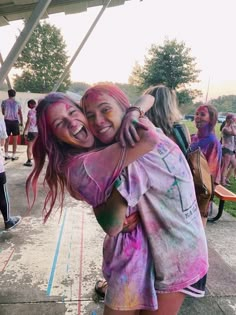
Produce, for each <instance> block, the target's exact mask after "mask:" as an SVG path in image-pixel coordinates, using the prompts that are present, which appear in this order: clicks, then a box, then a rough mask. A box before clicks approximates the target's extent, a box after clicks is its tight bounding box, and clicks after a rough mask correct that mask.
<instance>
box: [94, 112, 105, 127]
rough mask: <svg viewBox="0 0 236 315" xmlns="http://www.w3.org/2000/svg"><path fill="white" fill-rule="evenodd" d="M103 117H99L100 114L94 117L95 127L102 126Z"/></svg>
mask: <svg viewBox="0 0 236 315" xmlns="http://www.w3.org/2000/svg"><path fill="white" fill-rule="evenodd" d="M104 121H105V120H104V117H103V115H101V114H97V115H96V117H95V124H96V125H97V126H101V125H103V124H104Z"/></svg>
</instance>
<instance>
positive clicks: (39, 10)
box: [0, 0, 52, 85]
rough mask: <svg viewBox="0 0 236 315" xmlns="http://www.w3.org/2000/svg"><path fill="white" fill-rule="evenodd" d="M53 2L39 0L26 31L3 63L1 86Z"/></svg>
mask: <svg viewBox="0 0 236 315" xmlns="http://www.w3.org/2000/svg"><path fill="white" fill-rule="evenodd" d="M51 1H52V0H39V1H38V3H37V5H36V6H35V8H34V10H33V11H32V14H31V16H30V18H29V19H28V21H27V22H26V24H25V27H24V29H23V30H22V32H21V33H20V36H19V37H18V38H17V40H16V42H15V44H14V45H13V47H12V49H11V51H10V52H9V54H8V56H7V58H6V59H5V62H4V63H3V65H2V67H1V69H0V85H1V84H2V83H3V81H4V80H5V79H6V77H7V75H8V73H9V72H10V70H11V68H12V66H13V65H14V63H15V62H16V60H17V58H18V56H19V55H20V53H21V52H22V50H23V49H24V47H25V45H26V44H27V42H28V40H29V38H30V36H31V34H32V32H33V31H34V29H35V27H36V26H37V25H38V23H39V21H40V19H41V18H42V16H43V15H44V14H45V12H46V10H47V8H48V6H49V4H50V3H51Z"/></svg>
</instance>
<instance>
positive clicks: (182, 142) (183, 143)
mask: <svg viewBox="0 0 236 315" xmlns="http://www.w3.org/2000/svg"><path fill="white" fill-rule="evenodd" d="M172 133H173V136H174V138H175V140H176V143H177V144H178V146H179V147H180V149H181V151H182V152H183V153H184V155H186V154H187V151H188V141H187V139H186V136H185V134H184V131H183V129H182V127H181V125H179V124H174V126H173V129H172Z"/></svg>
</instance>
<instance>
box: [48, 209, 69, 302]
mask: <svg viewBox="0 0 236 315" xmlns="http://www.w3.org/2000/svg"><path fill="white" fill-rule="evenodd" d="M66 214H67V208H66V210H65V212H64V217H63V222H62V225H61V229H60V233H59V238H58V241H57V246H56V251H55V254H54V259H53V263H52V268H51V273H50V277H49V281H48V287H47V291H46V294H47V296H50V294H51V289H52V284H53V279H54V275H55V271H56V265H57V259H58V256H59V250H60V246H61V238H62V234H63V230H64V226H65V221H66Z"/></svg>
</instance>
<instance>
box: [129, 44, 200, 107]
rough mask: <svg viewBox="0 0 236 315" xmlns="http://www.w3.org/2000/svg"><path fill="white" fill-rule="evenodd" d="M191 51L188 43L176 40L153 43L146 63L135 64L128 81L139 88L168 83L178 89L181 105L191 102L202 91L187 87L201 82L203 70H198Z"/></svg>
mask: <svg viewBox="0 0 236 315" xmlns="http://www.w3.org/2000/svg"><path fill="white" fill-rule="evenodd" d="M190 51H191V49H190V48H187V47H186V46H185V43H183V42H180V43H178V42H177V41H176V40H165V42H164V45H163V46H158V45H154V44H153V45H152V46H151V48H150V49H149V50H148V55H147V56H145V59H144V65H143V66H141V65H139V64H138V63H136V64H135V66H134V68H133V71H132V74H131V76H130V78H129V82H130V83H131V84H135V85H137V86H138V87H139V88H140V89H146V88H148V87H149V86H151V85H156V84H165V85H166V86H168V87H170V88H171V89H174V90H176V92H177V94H179V98H180V99H179V101H180V104H187V103H189V102H192V100H193V98H195V97H196V96H198V95H199V94H200V92H199V91H197V90H192V91H191V90H190V89H187V87H189V86H190V85H191V83H195V82H198V79H197V78H198V74H199V72H200V71H199V70H197V68H196V62H195V58H194V57H192V56H191V55H190ZM183 102H184V103H183Z"/></svg>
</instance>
